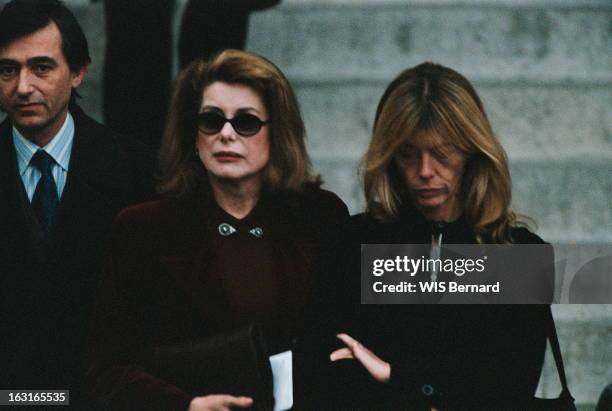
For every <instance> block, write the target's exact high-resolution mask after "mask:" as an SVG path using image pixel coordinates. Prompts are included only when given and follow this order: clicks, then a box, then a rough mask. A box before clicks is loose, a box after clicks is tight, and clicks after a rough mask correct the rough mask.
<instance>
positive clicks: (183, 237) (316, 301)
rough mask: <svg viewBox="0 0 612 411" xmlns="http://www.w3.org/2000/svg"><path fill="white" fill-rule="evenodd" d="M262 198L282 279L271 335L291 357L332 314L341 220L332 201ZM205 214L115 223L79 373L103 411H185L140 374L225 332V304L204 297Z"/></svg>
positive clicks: (179, 393)
mask: <svg viewBox="0 0 612 411" xmlns="http://www.w3.org/2000/svg"><path fill="white" fill-rule="evenodd" d="M270 196H271V197H269V198H268V201H267V203H268V204H270V206H269V209H268V210H267V212H269V213H270V214H269V216H270V217H271V221H273V224H272V226H271V229H270V230H268V233H267V234H269V235H270V236H272V238H273V241H274V242H275V243H276V244H277V246H275V253H276V254H275V262H276V263H277V264H278V266H279V267H281V269H280V270H279V272H282V273H284V276H282V277H283V278H280V279H279V284H280V286H279V287H280V294H281V297H280V300H281V304H282V309H281V311H282V313H283V316H284V317H283V321H282V322H281V324H283V325H279V326H282V327H284V328H285V329H284V330H282V331H283V333H284V334H285V335H287V336H288V340H287V341H290V342H291V345H292V347H289V348H292V349H293V348H295V347H293V346H295V345H296V344H298V345H299V342H300V339H301V338H302V336H303V333H304V331H305V330H307V329H308V328H309V327H311V326H315V327H316V324H318V323H320V321H321V319H322V318H323V317H325V316H326V315H327V314H331V313H332V312H333V308H332V307H331V306H330V304H335V303H336V302H335V301H336V300H337V296H336V293H337V292H338V291H339V290H340V287H338V284H339V283H340V282H341V281H342V279H341V278H340V275H342V274H341V273H342V270H341V267H338V266H337V265H336V264H339V262H337V261H340V259H338V258H335V257H337V255H338V251H337V250H338V249H339V248H341V247H342V233H343V226H344V224H345V223H346V221H347V219H348V210H347V208H346V206H345V205H344V203H343V202H342V201H341V200H340V199H339V198H338V197H337V196H335V195H334V194H332V193H330V192H327V191H324V190H321V189H319V188H315V187H308V188H306V189H305V190H304V191H303V192H302V193H300V194H296V193H280V194H274V195H270ZM206 204H207V202H206V201H205V200H203V199H198V200H190V201H178V200H161V201H155V202H149V203H144V204H141V205H137V206H134V207H130V208H128V209H126V210H124V211H123V212H121V214H120V215H119V216H118V218H117V220H116V222H115V224H114V229H113V240H112V249H111V250H112V251H111V255H110V258H109V262H108V266H107V270H106V274H107V278H106V283H105V286H104V288H103V291H102V294H101V297H100V300H99V303H98V309H97V316H96V322H95V324H94V328H95V332H94V335H93V339H92V340H93V341H92V347H93V350H92V355H93V363H92V367H91V369H90V373H89V384H90V387H91V389H92V392H93V395H94V397H95V398H96V400H97V401H99V403H100V405H102V407H103V408H108V409H112V410H160V411H162V410H163V411H170V410H177V411H178V410H180V411H184V410H186V409H187V408H188V404H189V402H190V400H191V398H192V396H191V395H189V394H188V393H186V392H185V391H184V390H182V389H181V388H180V387H177V386H174V385H172V384H169V383H168V382H166V381H163V380H161V379H159V378H157V377H156V376H155V375H152V374H151V373H150V369H148V365H147V364H148V362H149V357H150V355H151V353H152V352H153V350H155V348H156V347H158V346H162V345H163V346H167V345H169V344H170V345H172V344H184V343H189V342H194V343H195V342H197V341H199V340H202V339H203V338H207V337H210V336H213V335H215V334H218V333H220V332H224V331H226V330H229V329H231V328H232V327H233V326H235V325H234V324H228V323H227V321H226V316H225V315H224V310H226V308H227V306H226V304H227V302H225V301H223V299H222V298H220V296H219V295H217V294H216V293H214V292H213V291H212V290H211V287H207V282H206V280H207V279H206V278H205V276H204V275H203V274H204V273H206V266H207V263H208V262H209V261H210V259H211V255H212V253H214V250H213V249H211V247H210V246H209V245H210V242H211V240H210V238H208V236H209V234H208V233H209V231H208V230H207V229H206V221H207V210H206ZM236 257H237V258H238V257H239V255H238V254H237V256H236ZM262 286H265V285H262ZM331 337H332V338H333V334H332V335H331ZM325 349H326V348H325ZM327 354H328V353H327ZM228 371H231V370H228ZM234 371H235V370H234ZM298 396H299V394H298Z"/></svg>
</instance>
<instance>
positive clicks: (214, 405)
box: [187, 395, 253, 411]
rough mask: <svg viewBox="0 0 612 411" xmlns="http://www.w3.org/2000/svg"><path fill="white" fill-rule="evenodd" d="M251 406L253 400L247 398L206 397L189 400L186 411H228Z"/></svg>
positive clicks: (229, 396) (227, 396)
mask: <svg viewBox="0 0 612 411" xmlns="http://www.w3.org/2000/svg"><path fill="white" fill-rule="evenodd" d="M251 405H253V399H252V398H249V397H233V396H231V395H206V396H204V397H195V398H194V399H193V400H191V403H190V404H189V409H188V410H187V411H230V410H231V409H232V408H247V407H250V406H251Z"/></svg>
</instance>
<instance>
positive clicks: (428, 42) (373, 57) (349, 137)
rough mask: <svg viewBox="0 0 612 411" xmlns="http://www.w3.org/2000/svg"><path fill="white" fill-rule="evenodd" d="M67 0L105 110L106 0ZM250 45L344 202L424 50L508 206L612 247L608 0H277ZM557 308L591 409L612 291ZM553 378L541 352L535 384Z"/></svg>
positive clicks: (553, 230) (542, 390) (611, 329)
mask: <svg viewBox="0 0 612 411" xmlns="http://www.w3.org/2000/svg"><path fill="white" fill-rule="evenodd" d="M180 2H181V3H183V2H184V0H181V1H180ZM2 3H3V2H2V1H1V0H0V4H2ZM67 3H68V4H69V5H70V6H71V7H72V8H73V9H74V11H75V13H76V14H77V16H78V18H79V20H80V21H81V22H82V23H83V25H84V27H85V29H86V34H87V36H88V38H89V40H90V47H91V49H92V50H91V51H92V58H93V64H92V65H91V68H90V73H89V77H88V79H87V82H86V84H85V86H84V88H83V90H82V94H83V96H84V98H83V106H84V107H85V108H86V109H87V110H88V111H89V112H90V113H92V114H93V115H94V116H95V117H97V118H100V117H101V98H100V96H101V92H100V87H101V70H102V64H103V53H104V26H103V21H104V20H103V19H104V17H103V9H102V6H101V4H100V3H89V2H88V1H87V0H72V1H67ZM247 49H249V50H251V51H255V52H257V53H260V54H262V55H264V56H266V57H268V58H269V59H270V60H272V61H273V62H274V63H276V64H277V65H278V66H279V67H280V68H281V69H282V70H283V71H284V72H285V73H286V74H287V76H288V77H289V79H290V80H291V82H292V84H293V85H294V86H295V89H296V91H297V93H298V97H299V100H300V103H301V106H302V111H303V114H304V117H305V120H306V126H307V130H308V148H309V151H310V154H311V158H312V160H313V163H314V165H315V167H316V169H317V170H318V171H319V172H320V173H321V174H322V177H323V178H324V180H325V182H326V183H325V187H326V188H328V189H330V190H332V191H334V192H336V193H338V195H340V196H341V197H342V198H343V200H344V201H345V202H346V203H347V204H348V205H349V208H350V209H351V211H352V212H353V213H355V212H359V211H361V210H362V209H363V205H364V201H363V196H362V194H361V191H362V189H361V185H360V179H359V176H358V173H357V170H358V167H357V166H358V162H359V159H360V157H361V156H362V155H363V153H364V151H365V149H366V147H367V143H368V140H369V137H370V130H371V126H372V120H373V118H374V112H375V108H376V104H377V102H378V100H379V98H380V96H381V95H382V93H383V90H384V88H385V87H386V85H387V84H388V83H389V82H390V81H391V79H392V78H393V77H395V75H397V74H398V73H399V72H400V71H401V70H403V69H404V68H407V67H409V66H413V65H416V64H418V63H420V62H422V61H425V60H429V61H434V62H438V63H441V64H444V65H447V66H450V67H452V68H454V69H456V70H458V71H459V72H461V73H462V74H464V75H465V76H466V77H468V79H470V80H471V81H472V82H473V83H474V84H475V86H476V88H477V90H478V92H479V93H480V95H481V96H482V98H483V101H484V104H485V107H486V109H487V112H488V114H489V117H490V119H491V122H492V124H493V127H494V129H495V131H496V133H497V135H498V137H499V138H500V140H501V142H502V144H503V145H504V147H505V148H506V150H507V152H508V155H509V157H510V160H511V171H512V176H513V183H514V200H513V204H514V207H515V209H516V210H517V211H519V212H520V213H523V214H526V215H528V216H530V217H533V218H534V219H535V221H536V222H537V224H538V228H537V231H538V233H539V234H540V235H541V236H542V237H543V238H545V239H546V240H548V241H551V242H557V243H578V244H600V245H601V244H604V245H607V250H610V249H612V248H611V247H610V245H612V206H611V204H612V2H611V1H610V0H461V1H450V0H420V1H419V0H406V1H397V0H330V1H323V0H284V1H283V4H282V5H281V6H279V7H276V8H274V9H270V10H267V11H264V12H259V13H255V14H253V15H252V17H251V27H250V34H249V41H248V45H247ZM608 255H609V254H608ZM610 275H612V270H611V274H610ZM554 313H555V317H556V319H557V323H558V330H559V337H560V340H561V347H562V349H563V353H564V356H565V362H566V367H567V371H568V379H569V383H570V387H571V388H572V392H573V394H574V396H575V397H576V400H577V402H578V404H579V405H580V408H581V409H584V410H588V409H592V407H593V405H594V403H595V402H596V401H597V396H598V395H599V393H600V392H601V390H602V389H603V387H604V386H605V385H607V384H609V383H612V305H559V306H555V307H554ZM500 372H503V371H501V370H500ZM559 387H560V386H559V384H558V382H557V377H556V372H555V370H554V363H553V361H552V358H551V357H550V353H548V358H547V362H546V366H545V369H544V371H543V376H542V379H541V382H540V387H539V390H538V392H539V394H540V395H542V396H546V397H552V396H555V395H556V394H557V393H558V391H559V390H560V388H559Z"/></svg>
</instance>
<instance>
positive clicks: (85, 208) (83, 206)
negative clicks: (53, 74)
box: [50, 107, 132, 258]
mask: <svg viewBox="0 0 612 411" xmlns="http://www.w3.org/2000/svg"><path fill="white" fill-rule="evenodd" d="M71 113H72V115H73V117H74V121H75V134H74V143H73V147H72V153H71V156H70V165H69V170H68V178H67V180H66V187H65V188H64V193H63V195H62V199H61V202H60V209H59V217H58V221H57V225H56V229H55V230H54V232H52V234H51V235H52V238H51V244H52V245H51V248H50V256H51V258H53V256H54V255H55V256H58V255H60V254H61V253H58V252H57V250H58V249H59V248H61V247H63V245H64V244H66V242H69V243H72V242H75V241H79V240H78V239H79V237H80V236H83V235H87V234H88V233H87V230H92V234H93V231H94V230H96V229H97V227H100V228H108V227H109V225H110V222H112V219H113V218H114V216H115V214H116V212H117V211H118V210H119V209H120V208H121V207H123V206H124V205H125V204H124V203H125V202H127V201H126V200H123V201H121V200H119V201H118V200H117V199H127V198H128V197H129V195H130V190H131V188H132V184H131V183H132V182H131V181H124V178H125V176H126V175H129V173H128V172H126V171H125V168H126V166H127V165H126V162H127V160H125V161H124V159H122V158H121V157H120V152H119V151H118V150H117V147H116V146H114V145H113V144H112V142H111V141H104V137H105V136H103V135H101V134H100V128H99V127H96V124H95V123H94V122H93V121H92V120H91V119H89V118H88V117H87V116H86V115H85V114H84V113H83V112H82V111H81V110H80V109H79V108H78V107H71ZM111 194H113V195H111ZM100 246H104V244H100Z"/></svg>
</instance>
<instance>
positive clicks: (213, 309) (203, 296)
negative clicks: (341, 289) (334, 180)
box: [90, 50, 348, 411]
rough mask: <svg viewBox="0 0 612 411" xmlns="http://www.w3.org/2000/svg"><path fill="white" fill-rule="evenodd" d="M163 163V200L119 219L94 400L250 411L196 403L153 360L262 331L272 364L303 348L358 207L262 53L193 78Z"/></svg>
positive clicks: (199, 65) (185, 84)
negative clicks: (309, 144) (322, 172)
mask: <svg viewBox="0 0 612 411" xmlns="http://www.w3.org/2000/svg"><path fill="white" fill-rule="evenodd" d="M160 157H161V171H162V176H161V182H160V184H159V191H160V193H161V194H162V195H163V196H164V199H162V200H159V201H155V202H150V203H145V204H142V205H138V206H135V207H132V208H128V209H126V210H124V211H123V212H122V213H121V214H120V215H119V217H118V218H117V221H116V225H115V230H114V237H113V241H112V251H111V261H110V264H109V267H108V270H107V273H108V279H107V286H106V287H105V291H104V293H103V295H102V299H101V302H100V314H99V315H98V325H99V326H98V332H97V335H95V337H94V339H95V343H94V358H95V362H94V366H93V367H92V372H91V373H90V376H91V380H92V383H93V392H94V396H96V397H97V398H98V399H100V400H101V401H102V402H105V403H106V404H107V405H108V407H109V408H110V409H113V410H121V409H130V410H134V409H146V410H187V409H189V410H190V411H199V410H208V409H215V410H216V409H229V408H232V407H238V408H245V407H248V406H250V405H252V403H253V400H252V399H251V398H245V397H236V396H227V395H212V396H210V395H209V396H196V397H194V396H193V395H191V394H189V393H188V392H187V391H186V390H184V389H183V387H181V386H179V385H176V384H174V383H173V382H172V381H167V380H164V379H163V378H161V377H160V376H158V375H155V373H154V371H152V369H150V368H149V367H148V365H147V359H146V357H147V354H148V353H149V352H150V351H154V350H156V349H157V347H159V346H165V345H168V344H176V345H181V344H189V343H192V342H194V343H195V342H198V341H202V340H205V339H206V338H209V337H211V336H215V335H219V334H223V333H228V332H232V331H233V330H236V329H238V328H240V327H243V326H245V325H248V324H249V323H258V324H260V325H261V327H262V329H263V334H264V337H265V340H266V343H267V346H268V351H269V352H270V354H275V353H278V352H284V351H287V350H292V349H293V348H295V346H296V344H299V341H300V337H301V335H302V332H303V331H304V330H306V329H307V328H308V327H309V326H312V325H313V324H316V323H318V322H319V320H320V317H319V310H320V307H322V306H326V305H327V304H328V301H329V299H328V298H331V294H332V293H333V285H334V281H335V280H334V277H333V276H334V275H335V273H336V272H338V271H337V270H336V268H335V264H336V262H335V260H334V258H333V257H334V254H336V249H337V247H338V246H339V240H340V235H341V232H342V230H341V227H342V226H343V225H344V224H345V222H346V220H347V219H348V211H347V208H346V206H345V205H344V203H343V202H342V201H341V200H340V199H339V198H338V197H337V196H335V195H334V194H332V193H330V192H327V191H324V190H322V189H320V188H319V185H320V182H319V179H318V177H317V176H315V175H313V173H312V171H311V166H310V162H309V160H308V157H307V154H306V149H305V144H304V125H303V122H302V118H301V116H300V112H299V108H298V103H297V101H296V98H295V96H294V93H293V91H292V89H291V87H290V85H289V83H288V81H287V79H286V78H285V76H284V75H283V74H282V73H281V72H280V71H279V70H278V68H276V67H275V66H274V65H273V64H272V63H270V62H269V61H268V60H266V59H264V58H262V57H260V56H257V55H255V54H251V53H247V52H242V51H236V50H226V51H224V52H222V53H221V54H219V55H217V56H215V57H213V58H212V59H211V60H209V61H203V60H201V61H196V62H194V63H192V64H191V65H190V66H188V67H187V68H186V69H185V70H184V71H183V72H182V73H181V74H180V76H179V78H178V80H177V82H176V86H175V90H174V96H173V100H172V105H171V109H170V112H169V116H168V121H167V126H166V131H165V135H164V139H163V142H162V146H161V155H160ZM294 356H295V355H294ZM297 371H299V370H296V372H297ZM227 372H232V373H240V372H241V371H240V370H239V369H232V370H228V371H227ZM294 375H295V373H294ZM296 384H299V382H298V383H296ZM299 389H300V388H299V387H296V390H299ZM218 394H228V393H227V392H219V393H218ZM232 394H234V395H241V393H232ZM297 395H298V396H299V393H298V394H297ZM296 400H297V399H296V398H295V397H294V401H296ZM255 405H257V404H255Z"/></svg>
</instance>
